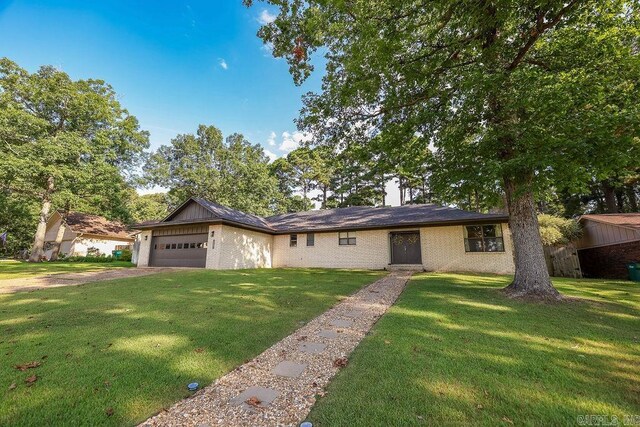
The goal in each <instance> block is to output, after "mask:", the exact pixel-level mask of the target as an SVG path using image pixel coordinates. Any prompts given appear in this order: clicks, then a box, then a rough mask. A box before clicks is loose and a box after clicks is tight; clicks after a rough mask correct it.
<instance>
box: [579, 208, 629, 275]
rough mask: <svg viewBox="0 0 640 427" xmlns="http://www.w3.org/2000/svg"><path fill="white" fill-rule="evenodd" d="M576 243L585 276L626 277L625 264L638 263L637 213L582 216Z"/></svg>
mask: <svg viewBox="0 0 640 427" xmlns="http://www.w3.org/2000/svg"><path fill="white" fill-rule="evenodd" d="M579 222H580V224H581V225H582V229H583V235H582V237H581V238H580V240H578V242H577V243H576V246H577V248H578V257H579V258H580V267H581V269H582V274H583V275H584V277H593V278H605V279H627V278H628V276H629V274H628V271H627V264H629V263H631V262H640V213H622V214H603V215H583V216H582V217H581V218H580V220H579Z"/></svg>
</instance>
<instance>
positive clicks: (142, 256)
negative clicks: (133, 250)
mask: <svg viewBox="0 0 640 427" xmlns="http://www.w3.org/2000/svg"><path fill="white" fill-rule="evenodd" d="M138 236H139V238H140V249H139V251H138V267H148V266H149V254H150V252H151V230H144V231H142V232H141V233H140V234H139V235H138ZM145 238H146V240H145Z"/></svg>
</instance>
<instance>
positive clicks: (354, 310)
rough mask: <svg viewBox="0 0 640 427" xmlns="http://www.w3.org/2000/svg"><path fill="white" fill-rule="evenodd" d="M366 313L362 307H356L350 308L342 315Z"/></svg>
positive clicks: (351, 315)
mask: <svg viewBox="0 0 640 427" xmlns="http://www.w3.org/2000/svg"><path fill="white" fill-rule="evenodd" d="M363 314H364V310H363V309H361V308H354V309H353V310H349V311H346V312H344V313H343V314H342V315H343V316H345V317H362V315H363Z"/></svg>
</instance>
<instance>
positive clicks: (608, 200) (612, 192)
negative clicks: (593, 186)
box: [602, 182, 618, 213]
mask: <svg viewBox="0 0 640 427" xmlns="http://www.w3.org/2000/svg"><path fill="white" fill-rule="evenodd" d="M602 191H603V192H604V203H605V205H606V207H607V213H618V203H617V200H616V189H615V188H613V186H612V185H610V184H609V183H607V182H603V183H602Z"/></svg>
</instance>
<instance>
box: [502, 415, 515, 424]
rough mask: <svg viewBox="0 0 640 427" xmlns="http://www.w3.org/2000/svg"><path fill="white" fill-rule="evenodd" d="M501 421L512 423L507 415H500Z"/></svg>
mask: <svg viewBox="0 0 640 427" xmlns="http://www.w3.org/2000/svg"><path fill="white" fill-rule="evenodd" d="M502 421H504V422H505V423H509V424H513V421H511V420H510V419H509V418H507V417H502Z"/></svg>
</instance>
